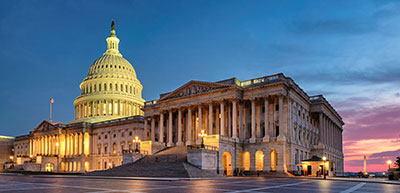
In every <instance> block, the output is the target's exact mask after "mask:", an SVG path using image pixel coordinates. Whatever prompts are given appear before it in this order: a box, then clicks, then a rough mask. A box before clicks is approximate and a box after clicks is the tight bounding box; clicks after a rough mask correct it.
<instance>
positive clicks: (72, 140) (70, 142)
mask: <svg viewBox="0 0 400 193" xmlns="http://www.w3.org/2000/svg"><path fill="white" fill-rule="evenodd" d="M89 140H90V139H89V134H88V133H82V132H76V133H68V134H54V135H45V136H39V137H35V138H33V139H31V140H30V142H29V143H30V149H29V152H30V155H32V156H36V155H41V156H55V155H60V156H64V155H65V156H67V157H68V156H69V157H72V156H80V155H89V151H90V150H89V147H90V143H89Z"/></svg>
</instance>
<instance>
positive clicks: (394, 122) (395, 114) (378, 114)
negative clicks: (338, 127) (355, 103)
mask: <svg viewBox="0 0 400 193" xmlns="http://www.w3.org/2000/svg"><path fill="white" fill-rule="evenodd" d="M349 105H351V104H350V103H349ZM340 114H341V115H342V117H344V119H345V123H346V124H345V125H344V134H343V135H344V139H347V140H361V139H392V138H393V137H398V138H400V127H399V125H400V104H393V105H387V106H378V107H373V108H365V109H361V110H360V109H348V110H344V111H340Z"/></svg>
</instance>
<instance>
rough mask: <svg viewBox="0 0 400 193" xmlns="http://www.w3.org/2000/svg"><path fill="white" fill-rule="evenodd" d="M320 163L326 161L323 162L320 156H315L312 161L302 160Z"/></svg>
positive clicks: (309, 160)
mask: <svg viewBox="0 0 400 193" xmlns="http://www.w3.org/2000/svg"><path fill="white" fill-rule="evenodd" d="M320 161H324V160H322V158H320V157H318V156H313V157H312V158H311V159H307V160H302V162H320ZM325 161H329V160H325Z"/></svg>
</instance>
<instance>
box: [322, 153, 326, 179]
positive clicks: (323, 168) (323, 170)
mask: <svg viewBox="0 0 400 193" xmlns="http://www.w3.org/2000/svg"><path fill="white" fill-rule="evenodd" d="M322 160H324V165H322V172H324V179H326V172H325V161H326V157H325V156H324V157H322Z"/></svg>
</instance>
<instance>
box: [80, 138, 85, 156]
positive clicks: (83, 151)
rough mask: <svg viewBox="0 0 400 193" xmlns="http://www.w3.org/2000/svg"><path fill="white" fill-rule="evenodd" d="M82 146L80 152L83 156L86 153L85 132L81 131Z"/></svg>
mask: <svg viewBox="0 0 400 193" xmlns="http://www.w3.org/2000/svg"><path fill="white" fill-rule="evenodd" d="M80 137H81V146H82V149H81V150H82V151H81V152H80V154H81V155H82V156H84V155H85V133H81V136H80Z"/></svg>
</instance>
